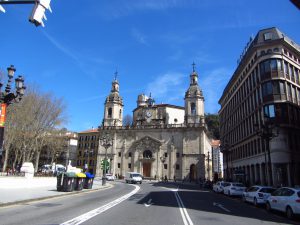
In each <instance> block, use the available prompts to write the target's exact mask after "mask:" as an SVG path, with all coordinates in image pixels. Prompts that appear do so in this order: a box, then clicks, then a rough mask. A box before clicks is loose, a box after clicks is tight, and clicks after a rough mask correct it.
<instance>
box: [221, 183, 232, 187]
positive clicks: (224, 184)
mask: <svg viewBox="0 0 300 225" xmlns="http://www.w3.org/2000/svg"><path fill="white" fill-rule="evenodd" d="M221 185H222V186H224V187H226V186H228V185H230V183H222V184H221Z"/></svg>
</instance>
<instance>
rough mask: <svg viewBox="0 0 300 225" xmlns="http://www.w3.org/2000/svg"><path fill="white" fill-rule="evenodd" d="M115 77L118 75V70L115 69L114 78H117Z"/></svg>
mask: <svg viewBox="0 0 300 225" xmlns="http://www.w3.org/2000/svg"><path fill="white" fill-rule="evenodd" d="M117 77H118V70H116V72H115V80H117Z"/></svg>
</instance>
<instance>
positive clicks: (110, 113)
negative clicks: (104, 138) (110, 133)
mask: <svg viewBox="0 0 300 225" xmlns="http://www.w3.org/2000/svg"><path fill="white" fill-rule="evenodd" d="M107 116H108V118H111V117H112V108H108V115H107Z"/></svg>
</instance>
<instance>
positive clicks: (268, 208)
mask: <svg viewBox="0 0 300 225" xmlns="http://www.w3.org/2000/svg"><path fill="white" fill-rule="evenodd" d="M266 210H267V211H268V212H271V211H272V208H271V205H270V203H269V202H267V203H266Z"/></svg>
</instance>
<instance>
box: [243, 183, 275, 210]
mask: <svg viewBox="0 0 300 225" xmlns="http://www.w3.org/2000/svg"><path fill="white" fill-rule="evenodd" d="M275 190H276V189H275V188H272V187H267V186H258V185H255V186H252V187H250V188H249V189H247V190H245V191H244V193H243V201H244V202H251V203H253V204H254V205H255V206H257V205H259V204H266V202H267V199H268V197H269V196H270V195H271V193H272V192H274V191H275Z"/></svg>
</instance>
